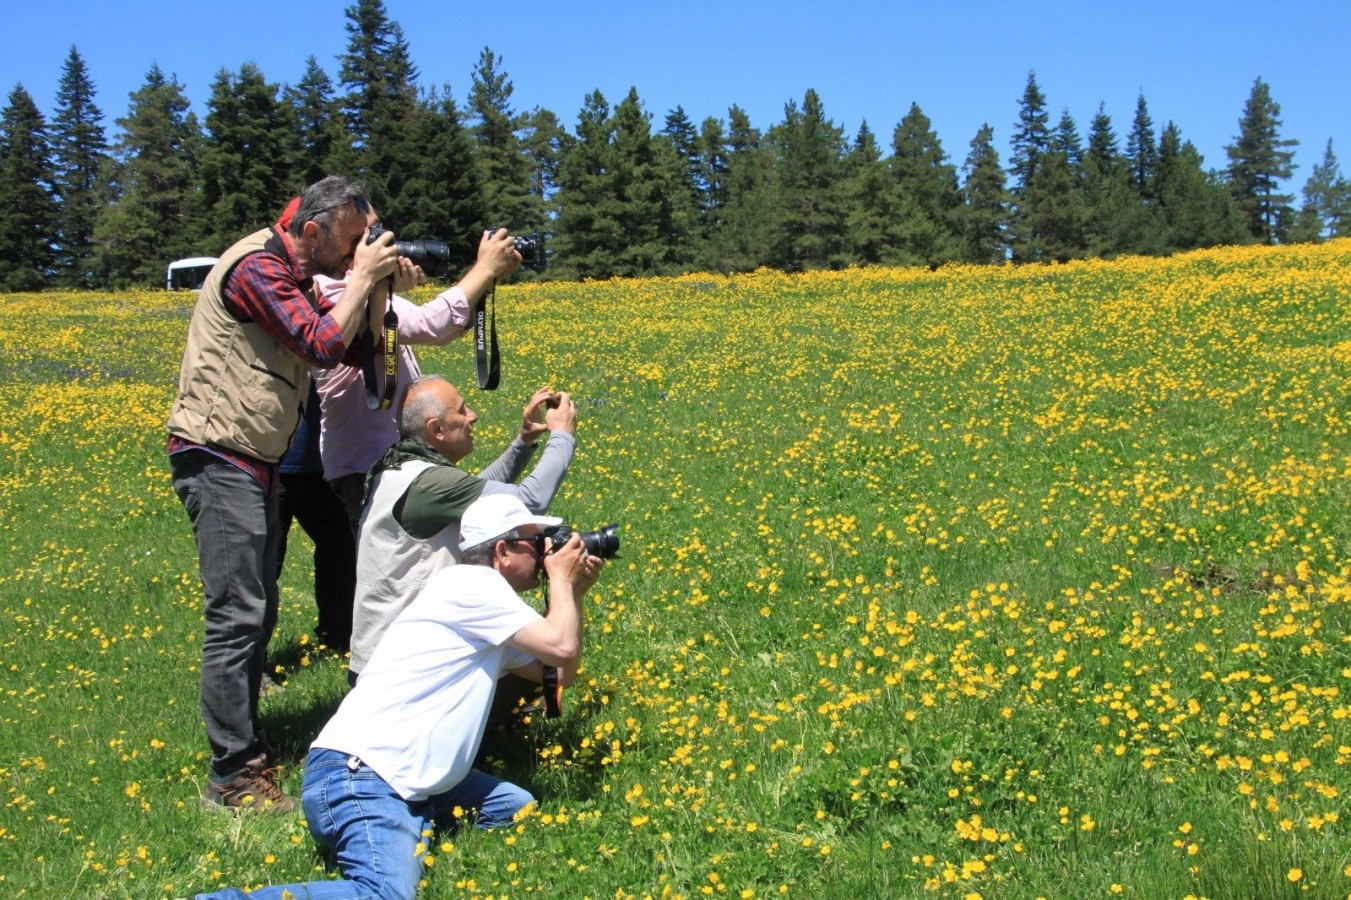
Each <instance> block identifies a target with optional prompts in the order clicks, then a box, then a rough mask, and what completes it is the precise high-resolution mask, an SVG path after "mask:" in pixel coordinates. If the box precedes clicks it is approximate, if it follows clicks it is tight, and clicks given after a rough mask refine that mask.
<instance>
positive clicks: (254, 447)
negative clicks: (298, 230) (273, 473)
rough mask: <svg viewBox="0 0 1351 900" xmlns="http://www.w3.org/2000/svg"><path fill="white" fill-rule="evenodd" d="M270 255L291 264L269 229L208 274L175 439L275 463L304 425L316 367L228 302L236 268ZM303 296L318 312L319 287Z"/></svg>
mask: <svg viewBox="0 0 1351 900" xmlns="http://www.w3.org/2000/svg"><path fill="white" fill-rule="evenodd" d="M265 249H266V250H268V251H271V252H275V253H277V254H278V255H279V256H281V257H282V258H283V259H286V258H288V254H287V252H286V250H285V248H284V246H283V245H282V243H281V237H280V236H279V235H278V234H276V233H274V232H273V230H272V229H271V228H265V229H263V230H262V231H259V232H256V233H255V234H251V235H249V236H248V237H246V238H244V239H243V240H241V241H239V243H237V244H235V245H234V246H233V247H231V248H230V249H229V250H227V251H225V255H224V256H222V257H221V258H220V260H219V261H218V262H217V263H216V265H215V267H214V268H212V270H211V272H210V274H208V275H207V277H206V282H205V283H204V284H203V285H202V292H201V295H200V296H199V297H198V298H197V308H196V309H195V310H193V313H192V323H191V324H190V325H189V326H188V345H187V349H186V350H185V351H184V352H183V365H182V367H181V368H180V369H179V373H178V398H177V399H176V400H175V401H174V405H173V409H171V410H170V411H169V433H170V434H174V435H177V436H179V437H181V438H183V439H185V440H188V441H192V442H193V443H196V444H206V445H212V446H217V447H222V448H224V449H226V450H232V451H234V452H236V453H243V454H246V455H248V456H252V457H253V458H255V459H260V460H263V461H264V462H270V463H275V462H277V461H278V460H280V459H281V458H282V456H283V455H284V454H285V453H286V448H287V447H288V446H289V445H290V443H291V438H292V436H294V434H295V431H296V428H297V426H298V425H299V424H300V419H301V416H302V415H303V413H304V405H305V400H306V399H307V398H308V396H309V390H310V369H309V366H308V365H307V364H306V363H305V362H304V360H302V359H301V358H300V357H298V356H296V355H295V354H294V353H292V352H291V351H290V350H288V349H286V348H285V347H283V346H282V345H281V343H280V342H278V341H277V340H276V339H274V338H273V337H271V336H270V335H269V334H268V333H267V332H265V331H264V330H263V329H262V328H261V327H259V325H258V324H257V323H254V322H240V321H238V320H237V319H235V317H234V316H232V315H230V312H229V311H228V310H227V309H226V308H225V302H224V300H223V299H222V298H223V296H224V288H225V283H226V282H227V281H228V280H229V278H230V274H231V273H232V272H233V271H234V269H235V266H237V265H239V263H240V262H241V261H242V260H243V259H244V258H245V257H246V256H249V255H251V254H253V253H259V252H263V251H264V250H265ZM305 294H306V296H307V297H308V298H309V302H310V305H311V306H312V307H315V308H316V309H317V303H316V301H315V294H314V288H313V287H310V288H309V289H308V290H306V291H305Z"/></svg>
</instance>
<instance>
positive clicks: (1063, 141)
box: [1049, 109, 1084, 175]
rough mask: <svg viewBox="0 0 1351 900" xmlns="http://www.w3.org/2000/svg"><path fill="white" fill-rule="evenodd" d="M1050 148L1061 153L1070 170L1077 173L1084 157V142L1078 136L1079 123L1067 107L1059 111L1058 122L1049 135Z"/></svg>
mask: <svg viewBox="0 0 1351 900" xmlns="http://www.w3.org/2000/svg"><path fill="white" fill-rule="evenodd" d="M1049 147H1050V149H1051V150H1053V151H1055V152H1056V153H1061V154H1063V155H1064V157H1065V161H1066V162H1068V163H1069V166H1070V170H1071V171H1073V172H1074V173H1076V175H1077V174H1078V172H1079V170H1080V166H1082V165H1083V159H1084V142H1083V141H1082V140H1081V139H1080V138H1079V124H1078V123H1077V122H1075V121H1074V116H1072V115H1070V111H1069V110H1068V109H1063V110H1061V111H1060V122H1059V123H1058V124H1057V125H1056V128H1055V133H1054V134H1052V135H1051V142H1050V145H1049Z"/></svg>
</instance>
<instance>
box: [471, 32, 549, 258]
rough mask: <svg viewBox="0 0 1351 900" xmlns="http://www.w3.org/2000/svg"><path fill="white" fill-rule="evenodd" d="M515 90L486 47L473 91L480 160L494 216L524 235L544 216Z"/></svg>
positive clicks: (481, 56)
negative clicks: (533, 181)
mask: <svg viewBox="0 0 1351 900" xmlns="http://www.w3.org/2000/svg"><path fill="white" fill-rule="evenodd" d="M514 90H515V87H514V86H513V85H512V83H511V79H510V78H508V77H507V74H506V72H504V71H502V57H501V56H495V55H493V52H492V51H491V50H489V49H488V48H487V47H484V48H483V51H482V52H481V53H480V54H479V58H478V65H477V66H476V67H475V68H474V75H473V81H472V83H471V85H470V88H469V110H470V113H471V115H472V118H473V135H474V139H475V143H476V153H475V158H476V159H477V160H478V166H479V179H480V181H481V182H482V184H483V193H484V202H485V203H486V204H487V208H488V211H489V215H491V216H493V217H494V221H496V222H498V223H499V224H502V225H505V226H506V227H508V228H512V229H515V230H516V231H518V232H519V231H522V230H525V231H529V230H531V229H535V228H538V227H539V226H540V225H542V224H543V218H544V216H543V208H542V206H541V203H540V200H539V198H538V197H536V196H535V195H534V194H532V193H531V190H530V188H531V184H530V181H531V179H530V159H529V157H528V156H527V155H526V153H525V148H524V146H523V145H522V144H521V138H520V131H521V129H522V127H523V126H524V117H523V116H521V115H520V114H518V113H517V112H516V111H515V109H513V108H512V105H511V95H512V93H513V91H514Z"/></svg>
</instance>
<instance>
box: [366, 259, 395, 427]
mask: <svg viewBox="0 0 1351 900" xmlns="http://www.w3.org/2000/svg"><path fill="white" fill-rule="evenodd" d="M389 282H390V283H389V292H388V294H387V297H386V300H385V303H386V306H385V318H384V326H385V389H384V391H383V392H381V391H379V390H378V389H377V388H376V381H377V378H376V374H375V335H373V334H371V330H370V329H369V328H367V329H366V330H365V331H363V332H362V333H361V375H362V378H363V379H364V380H365V382H366V406H367V408H369V409H389V408H390V407H391V406H393V405H394V395H395V394H396V393H397V392H398V389H399V316H398V314H397V313H395V312H394V279H393V278H391V279H390V280H389ZM367 318H368V319H369V317H367Z"/></svg>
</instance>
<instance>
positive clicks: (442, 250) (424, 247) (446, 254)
mask: <svg viewBox="0 0 1351 900" xmlns="http://www.w3.org/2000/svg"><path fill="white" fill-rule="evenodd" d="M388 230H389V229H387V228H382V227H381V226H379V225H372V226H371V227H370V229H369V232H368V234H367V235H366V243H368V244H373V243H375V239H376V238H378V237H379V236H380V235H382V234H384V233H385V232H386V231H388ZM394 246H395V247H397V248H398V251H399V255H400V256H406V257H408V259H409V260H411V261H412V263H413V265H415V266H420V267H421V268H422V274H424V275H426V276H427V277H428V278H443V277H445V275H446V273H447V272H449V271H450V245H449V244H447V243H446V242H445V241H427V240H424V241H395V242H394Z"/></svg>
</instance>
